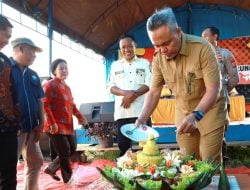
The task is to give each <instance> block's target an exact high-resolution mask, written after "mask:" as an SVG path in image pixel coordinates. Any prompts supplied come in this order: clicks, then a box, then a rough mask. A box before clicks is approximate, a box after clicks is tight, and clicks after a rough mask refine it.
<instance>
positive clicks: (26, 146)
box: [17, 131, 43, 190]
mask: <svg viewBox="0 0 250 190" xmlns="http://www.w3.org/2000/svg"><path fill="white" fill-rule="evenodd" d="M21 154H22V156H23V159H24V162H25V166H24V185H23V186H24V188H23V189H24V190H39V187H38V178H39V175H40V169H41V167H42V165H43V155H42V152H41V149H40V146H39V143H36V142H35V141H34V132H33V131H32V132H30V133H23V134H21V135H20V136H18V150H17V155H18V158H19V157H20V155H21Z"/></svg>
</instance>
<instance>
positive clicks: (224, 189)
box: [219, 165, 230, 190]
mask: <svg viewBox="0 0 250 190" xmlns="http://www.w3.org/2000/svg"><path fill="white" fill-rule="evenodd" d="M219 189H220V190H230V184H229V180H228V177H227V174H226V172H225V168H224V166H223V165H221V167H220V180H219Z"/></svg>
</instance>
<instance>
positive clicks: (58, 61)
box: [51, 58, 67, 76]
mask: <svg viewBox="0 0 250 190" xmlns="http://www.w3.org/2000/svg"><path fill="white" fill-rule="evenodd" d="M62 62H63V63H66V64H67V62H66V61H65V60H64V59H60V58H59V59H56V60H54V61H53V62H52V63H51V73H52V74H53V75H54V76H55V73H54V72H55V70H56V68H57V66H58V64H59V63H62Z"/></svg>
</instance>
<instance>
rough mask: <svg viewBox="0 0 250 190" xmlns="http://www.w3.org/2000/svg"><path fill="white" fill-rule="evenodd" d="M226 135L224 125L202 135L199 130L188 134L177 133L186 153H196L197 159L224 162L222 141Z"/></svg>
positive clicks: (179, 142)
mask: <svg viewBox="0 0 250 190" xmlns="http://www.w3.org/2000/svg"><path fill="white" fill-rule="evenodd" d="M223 137H224V126H222V127H220V128H217V129H215V130H213V131H211V132H210V133H208V134H205V135H201V134H200V132H199V130H197V131H196V132H195V133H192V134H191V135H190V136H189V135H188V134H181V135H177V142H178V144H179V147H180V150H181V151H182V152H183V153H184V154H186V155H193V154H195V155H196V158H197V159H201V160H203V161H204V160H207V159H213V160H216V161H218V162H220V163H221V162H222V141H223Z"/></svg>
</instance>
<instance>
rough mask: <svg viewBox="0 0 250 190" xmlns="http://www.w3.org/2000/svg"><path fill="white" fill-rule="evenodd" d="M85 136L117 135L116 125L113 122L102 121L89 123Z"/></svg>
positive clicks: (104, 136)
mask: <svg viewBox="0 0 250 190" xmlns="http://www.w3.org/2000/svg"><path fill="white" fill-rule="evenodd" d="M85 129H86V132H85V136H86V137H89V138H91V137H94V138H97V137H101V138H106V137H113V136H115V135H116V130H117V129H116V125H115V124H114V123H111V122H100V123H91V124H88V125H87V126H86V127H85Z"/></svg>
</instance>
